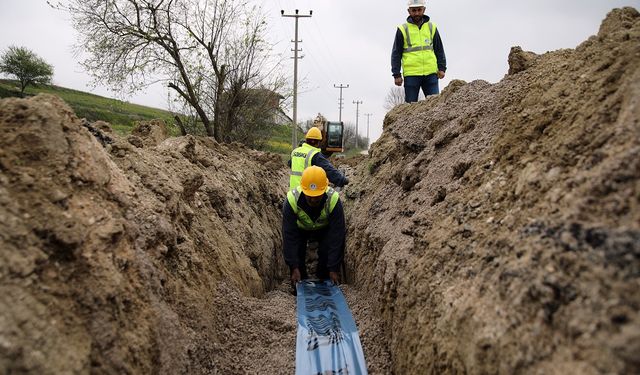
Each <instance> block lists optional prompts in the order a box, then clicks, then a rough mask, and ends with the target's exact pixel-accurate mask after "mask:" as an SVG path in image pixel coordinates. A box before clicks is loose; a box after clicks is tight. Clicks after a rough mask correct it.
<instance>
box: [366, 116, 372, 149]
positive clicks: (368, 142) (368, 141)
mask: <svg viewBox="0 0 640 375" xmlns="http://www.w3.org/2000/svg"><path fill="white" fill-rule="evenodd" d="M364 115H365V116H367V149H368V148H369V145H370V144H371V141H370V140H369V117H371V115H372V114H371V113H365V114H364Z"/></svg>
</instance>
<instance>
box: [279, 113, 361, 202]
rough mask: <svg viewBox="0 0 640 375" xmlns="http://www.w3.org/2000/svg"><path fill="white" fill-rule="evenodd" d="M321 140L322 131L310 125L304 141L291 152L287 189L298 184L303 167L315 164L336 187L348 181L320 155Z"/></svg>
mask: <svg viewBox="0 0 640 375" xmlns="http://www.w3.org/2000/svg"><path fill="white" fill-rule="evenodd" d="M321 141H322V132H321V131H320V129H318V128H317V127H315V126H314V127H312V128H310V129H309V130H308V131H307V134H306V136H305V142H304V143H303V144H302V145H301V146H300V147H298V148H296V149H295V150H293V151H292V152H291V160H289V163H291V164H290V167H291V176H290V177H289V190H292V189H294V188H296V187H297V186H298V185H300V177H301V176H302V171H304V170H305V168H307V167H309V166H312V165H317V166H318V167H320V168H322V169H324V171H325V172H326V173H327V176H328V178H329V182H331V183H332V184H334V185H335V186H337V187H343V186H345V185H346V184H348V183H349V179H348V178H347V177H346V176H345V175H344V174H343V173H342V172H340V171H339V170H337V169H336V168H335V167H334V166H333V165H332V164H331V162H330V161H329V160H327V158H325V157H324V155H322V152H320V151H322V150H321V149H320V142H321Z"/></svg>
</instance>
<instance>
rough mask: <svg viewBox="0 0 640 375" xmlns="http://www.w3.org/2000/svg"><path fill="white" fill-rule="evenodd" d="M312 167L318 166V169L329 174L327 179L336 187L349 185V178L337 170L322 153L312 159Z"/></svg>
mask: <svg viewBox="0 0 640 375" xmlns="http://www.w3.org/2000/svg"><path fill="white" fill-rule="evenodd" d="M311 165H317V166H318V167H320V168H322V169H324V171H325V172H326V173H327V178H328V179H329V182H331V183H332V184H334V185H336V186H340V187H342V186H344V185H346V184H348V183H349V180H348V179H347V177H345V175H344V174H342V172H340V171H339V170H337V169H336V168H335V167H334V166H333V165H332V164H331V162H330V161H329V160H327V158H325V157H324V155H322V153H320V152H318V153H316V154H315V155H313V157H312V158H311Z"/></svg>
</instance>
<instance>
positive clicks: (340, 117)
mask: <svg viewBox="0 0 640 375" xmlns="http://www.w3.org/2000/svg"><path fill="white" fill-rule="evenodd" d="M333 87H335V88H337V89H340V100H339V101H338V109H339V111H340V116H339V117H338V119H339V120H338V121H342V108H343V107H342V103H343V101H342V89H348V88H349V84H348V83H347V85H346V86H342V83H341V84H340V86H336V85H335V84H334V85H333Z"/></svg>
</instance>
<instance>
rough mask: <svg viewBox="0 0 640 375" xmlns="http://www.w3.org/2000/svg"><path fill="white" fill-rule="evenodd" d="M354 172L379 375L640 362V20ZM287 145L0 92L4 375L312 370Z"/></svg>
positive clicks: (520, 76)
mask: <svg viewBox="0 0 640 375" xmlns="http://www.w3.org/2000/svg"><path fill="white" fill-rule="evenodd" d="M509 63H510V69H509V74H508V75H507V76H506V77H505V78H504V79H503V80H502V81H501V82H499V83H497V84H493V85H491V84H489V83H487V82H482V81H474V82H470V83H465V82H462V81H454V82H452V83H451V84H450V85H449V86H448V87H447V88H446V89H445V90H444V91H443V93H442V94H441V95H439V96H435V97H429V98H428V99H427V100H425V101H423V102H420V103H416V104H409V105H401V106H398V107H397V108H395V109H394V110H393V111H391V112H390V113H389V114H388V115H387V117H386V119H385V124H384V133H383V135H382V137H381V138H380V140H379V141H378V142H376V143H375V144H374V145H372V147H371V150H370V154H369V156H368V157H365V156H359V158H358V159H353V160H345V161H340V163H343V167H344V168H345V169H346V170H347V171H348V173H349V176H350V179H351V181H352V182H351V183H350V184H349V185H348V187H347V189H346V190H344V191H343V193H342V197H343V201H344V202H345V211H346V213H347V221H348V225H349V228H348V232H349V233H348V243H347V268H348V281H349V283H350V284H349V285H343V286H342V288H343V291H344V293H345V296H346V299H347V301H348V303H349V304H350V306H351V308H352V312H353V315H354V317H355V319H356V323H357V325H358V327H359V330H360V338H361V341H362V343H363V349H364V353H365V357H366V360H367V363H368V366H369V371H370V373H371V374H388V373H396V374H422V373H472V374H476V373H477V374H480V373H504V374H510V373H545V374H546V373H563V374H564V373H584V374H597V373H640V360H639V357H638V353H640V316H639V314H640V313H639V311H640V309H639V307H640V209H639V207H640V124H639V121H640V84H639V82H640V14H639V13H638V12H637V11H636V10H635V9H632V8H625V9H621V10H620V9H618V10H614V11H613V12H611V13H610V14H609V15H608V16H607V18H606V19H605V20H604V22H603V23H602V26H601V27H600V31H599V33H598V35H596V36H593V37H591V38H589V39H588V40H587V41H585V42H584V43H582V44H581V45H580V46H578V47H577V48H576V49H575V50H560V51H555V52H549V53H546V54H543V55H536V54H533V53H531V52H526V51H522V50H521V49H519V48H513V49H512V52H511V54H510V56H509ZM287 186H288V184H287V169H286V168H285V167H284V166H283V164H282V162H281V160H280V158H279V156H277V155H274V154H269V153H262V152H257V151H253V150H250V149H247V148H245V147H242V146H240V145H237V144H231V145H223V144H218V143H216V142H215V141H213V140H211V139H203V138H195V137H192V136H186V137H178V138H168V137H167V132H166V129H165V128H164V126H163V124H162V123H161V122H155V121H152V122H146V123H142V124H140V125H139V126H138V127H137V128H136V130H135V131H134V132H133V133H132V134H131V135H128V136H125V137H122V136H119V135H117V134H114V133H113V132H112V131H111V129H110V126H109V125H108V124H106V123H93V124H89V123H86V122H84V121H82V120H80V119H78V118H77V117H76V116H75V115H74V114H73V112H72V111H71V110H70V109H69V107H68V106H67V105H66V104H64V103H63V102H62V101H61V100H60V99H58V98H55V97H52V96H46V95H43V96H38V97H35V98H31V99H4V100H0V372H2V373H12V374H20V373H37V374H59V373H89V372H95V373H114V374H115V373H117V374H121V373H144V374H146V373H159V374H187V373H188V374H244V373H291V372H293V369H294V356H295V353H294V351H295V332H296V318H295V299H294V298H293V296H291V295H290V294H289V293H288V285H287V281H286V280H287V278H288V271H287V269H286V266H285V265H284V263H283V259H282V255H281V251H282V248H281V227H280V226H281V205H282V202H283V199H284V194H285V192H286V188H287Z"/></svg>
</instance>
